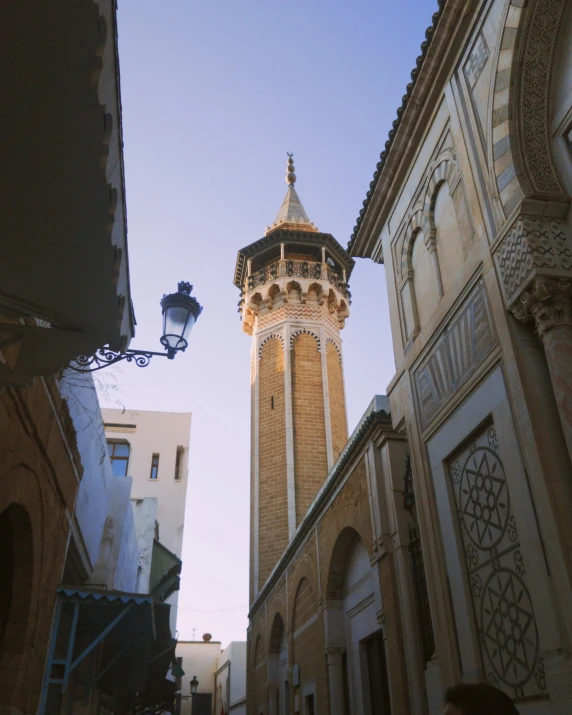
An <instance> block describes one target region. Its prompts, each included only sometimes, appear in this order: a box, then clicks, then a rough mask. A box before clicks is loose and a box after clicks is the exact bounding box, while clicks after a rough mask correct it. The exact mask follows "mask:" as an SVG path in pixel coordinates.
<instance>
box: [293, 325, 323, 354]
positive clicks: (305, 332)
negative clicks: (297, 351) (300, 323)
mask: <svg viewBox="0 0 572 715" xmlns="http://www.w3.org/2000/svg"><path fill="white" fill-rule="evenodd" d="M299 335H311V336H312V337H313V338H314V340H315V341H316V344H317V346H318V352H319V353H320V352H322V346H321V345H320V336H319V335H318V334H317V333H315V332H314V331H313V330H310V329H309V328H298V330H294V331H293V332H292V333H291V334H290V350H292V349H293V348H294V340H295V339H296V338H297V337H298V336H299Z"/></svg>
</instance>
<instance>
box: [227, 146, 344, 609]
mask: <svg viewBox="0 0 572 715" xmlns="http://www.w3.org/2000/svg"><path fill="white" fill-rule="evenodd" d="M295 181H296V175H295V173H294V161H293V159H292V154H288V164H287V174H286V183H287V184H288V189H287V191H286V197H285V198H284V201H283V202H282V206H281V207H280V211H279V212H278V216H277V218H276V221H275V222H274V223H273V224H272V226H269V227H268V228H267V229H266V235H265V236H264V238H261V239H259V240H258V241H255V242H254V243H251V244H250V245H249V246H247V247H246V248H243V249H242V250H240V251H239V252H238V258H237V263H236V271H235V277H234V283H235V285H236V286H237V287H238V288H240V290H241V300H240V303H239V305H240V308H239V310H240V313H241V317H242V328H243V330H244V332H245V333H248V334H249V335H252V357H251V382H252V457H251V463H252V476H251V545H250V548H251V553H250V596H251V601H252V600H253V599H254V598H255V597H256V595H257V594H258V592H259V591H260V589H261V588H262V586H263V585H264V583H265V582H266V580H267V579H268V577H269V576H270V573H271V572H272V569H273V568H274V566H275V565H276V563H277V562H278V560H279V558H280V556H281V555H282V553H283V552H284V550H285V549H286V547H287V545H288V543H289V541H290V539H292V537H293V536H294V533H295V532H296V529H297V528H298V526H299V524H300V522H301V521H302V519H303V518H304V516H305V514H306V512H307V511H308V508H309V507H310V504H311V503H312V500H313V499H314V497H315V496H316V493H317V492H318V490H319V489H320V487H321V486H322V484H323V483H324V481H325V479H326V476H327V474H328V471H329V470H330V469H331V467H332V465H333V464H334V462H335V460H336V459H337V457H338V455H339V454H340V452H341V450H342V449H343V447H344V445H345V444H346V441H347V438H348V434H347V418H346V403H345V394H344V378H343V370H342V350H341V338H340V329H341V328H343V327H344V321H345V319H346V318H347V317H348V316H349V304H350V293H349V290H348V280H349V277H350V273H351V270H352V268H353V265H354V261H353V259H352V258H350V256H349V255H348V254H347V252H346V251H345V250H344V249H343V248H342V247H341V246H340V244H339V243H338V242H337V241H336V240H335V239H334V238H333V236H331V235H330V234H328V233H321V232H320V231H318V229H317V228H316V226H314V224H313V223H312V222H311V221H310V220H309V218H308V216H307V215H306V212H305V210H304V207H303V206H302V202H301V201H300V198H299V197H298V194H297V192H296V189H295V188H294V183H295Z"/></svg>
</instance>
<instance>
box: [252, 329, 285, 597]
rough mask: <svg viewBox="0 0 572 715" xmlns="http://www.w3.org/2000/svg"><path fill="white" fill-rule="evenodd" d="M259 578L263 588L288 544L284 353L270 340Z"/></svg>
mask: <svg viewBox="0 0 572 715" xmlns="http://www.w3.org/2000/svg"><path fill="white" fill-rule="evenodd" d="M258 369H259V402H258V410H259V413H258V414H259V422H258V424H259V440H258V450H259V452H258V453H259V537H258V538H259V541H258V545H259V546H258V554H259V577H258V586H259V588H261V587H262V586H263V585H264V583H265V582H266V579H267V578H268V576H269V575H270V572H271V571H272V569H273V568H274V566H275V565H276V563H277V561H278V559H279V558H280V556H281V555H282V553H283V551H284V549H285V548H286V546H287V544H288V495H287V487H286V417H285V402H284V352H283V350H282V343H281V342H280V340H279V339H278V338H273V339H272V340H269V341H268V342H267V343H266V345H265V346H264V348H263V349H262V357H261V359H260V361H259V367H258Z"/></svg>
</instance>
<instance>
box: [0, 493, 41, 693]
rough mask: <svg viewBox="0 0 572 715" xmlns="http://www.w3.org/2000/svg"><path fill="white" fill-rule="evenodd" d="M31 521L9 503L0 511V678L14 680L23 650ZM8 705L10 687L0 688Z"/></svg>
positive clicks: (30, 577) (28, 598)
mask: <svg viewBox="0 0 572 715" xmlns="http://www.w3.org/2000/svg"><path fill="white" fill-rule="evenodd" d="M33 566H34V558H33V534H32V523H31V521H30V517H29V515H28V512H27V511H26V509H24V507H23V506H21V505H20V504H10V506H8V507H7V508H6V509H4V511H3V512H2V513H1V514H0V573H1V574H2V576H1V578H0V679H1V680H2V682H5V683H8V682H13V683H15V682H16V679H17V676H18V674H19V672H20V665H21V660H22V656H23V654H24V651H25V650H26V633H27V630H28V624H29V621H30V605H31V599H32V583H33ZM11 705H12V688H10V687H8V688H0V706H6V707H10V706H11Z"/></svg>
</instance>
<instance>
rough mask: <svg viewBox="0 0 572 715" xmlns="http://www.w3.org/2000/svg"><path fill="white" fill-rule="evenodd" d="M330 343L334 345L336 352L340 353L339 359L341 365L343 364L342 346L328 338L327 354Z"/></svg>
mask: <svg viewBox="0 0 572 715" xmlns="http://www.w3.org/2000/svg"><path fill="white" fill-rule="evenodd" d="M328 343H332V345H333V346H334V348H335V349H336V352H337V353H338V359H339V361H340V365H341V364H342V351H341V348H340V346H339V345H338V344H337V342H336V341H335V340H334V339H333V338H326V352H327V350H328Z"/></svg>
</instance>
